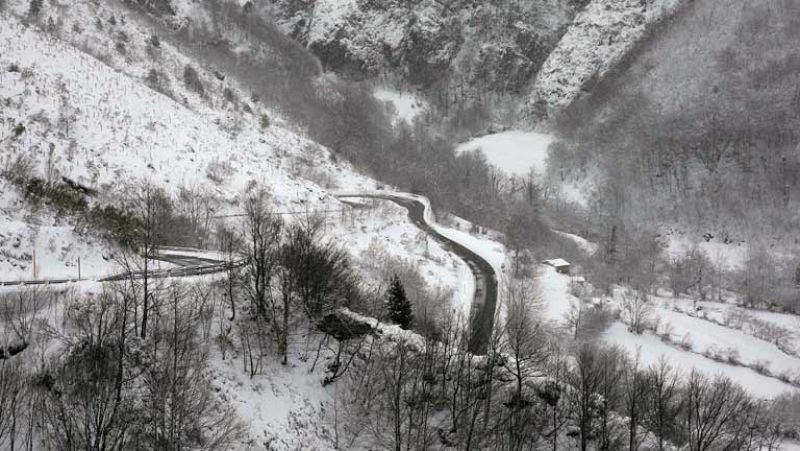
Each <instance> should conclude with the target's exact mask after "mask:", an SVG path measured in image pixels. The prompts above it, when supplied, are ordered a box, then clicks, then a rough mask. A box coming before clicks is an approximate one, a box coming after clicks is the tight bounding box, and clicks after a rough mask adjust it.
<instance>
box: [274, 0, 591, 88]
mask: <svg viewBox="0 0 800 451" xmlns="http://www.w3.org/2000/svg"><path fill="white" fill-rule="evenodd" d="M272 6H273V10H272V13H273V14H274V16H275V17H277V18H278V21H279V23H280V25H281V26H282V27H283V29H284V30H285V31H286V32H287V33H289V34H291V35H292V36H293V37H295V39H297V40H298V41H300V42H301V43H303V44H304V45H306V46H307V47H309V48H310V49H311V50H313V51H314V53H315V54H316V55H318V56H319V57H320V59H321V60H322V62H323V64H324V65H325V66H326V67H327V68H329V69H331V70H334V71H337V72H339V73H344V74H348V75H350V76H352V77H356V78H364V77H377V76H382V75H389V76H390V77H393V78H396V77H400V78H401V79H403V80H405V81H406V82H408V83H410V84H412V85H414V86H416V87H418V88H421V89H437V90H440V89H446V90H448V91H450V92H455V91H458V92H460V93H466V94H465V95H468V94H469V92H478V91H484V92H485V91H490V92H497V93H510V94H514V93H523V92H526V90H527V86H528V85H529V83H530V81H531V79H532V76H533V75H535V74H536V72H537V71H538V69H539V68H540V67H541V65H542V64H543V63H544V61H545V59H546V58H547V55H549V53H550V52H551V51H552V49H553V48H554V47H555V46H556V44H557V43H558V39H559V37H560V36H561V34H562V33H563V32H564V31H565V30H566V26H567V25H568V24H569V23H570V22H571V20H572V17H573V16H574V8H575V6H574V5H573V2H571V1H569V0H557V1H552V0H526V1H509V2H502V4H496V5H493V4H489V2H483V1H477V0H450V1H444V0H416V1H400V0H388V1H376V0H310V1H300V0H273V2H272Z"/></svg>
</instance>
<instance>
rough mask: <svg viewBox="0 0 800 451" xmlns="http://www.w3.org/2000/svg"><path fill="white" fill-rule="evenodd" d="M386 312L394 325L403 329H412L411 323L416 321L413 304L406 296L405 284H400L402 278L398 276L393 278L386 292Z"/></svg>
mask: <svg viewBox="0 0 800 451" xmlns="http://www.w3.org/2000/svg"><path fill="white" fill-rule="evenodd" d="M386 310H387V312H388V315H389V320H391V321H392V322H393V323H395V324H398V325H400V327H401V328H403V329H408V328H409V327H411V323H412V322H413V321H414V314H413V312H412V311H411V302H410V301H409V300H408V297H407V296H406V290H405V288H403V283H402V282H400V278H399V277H397V275H396V274H395V275H394V276H393V277H392V282H391V284H390V285H389V290H388V291H387V292H386Z"/></svg>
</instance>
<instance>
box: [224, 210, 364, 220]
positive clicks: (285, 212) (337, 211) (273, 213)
mask: <svg viewBox="0 0 800 451" xmlns="http://www.w3.org/2000/svg"><path fill="white" fill-rule="evenodd" d="M345 211H350V210H345V209H342V208H340V209H336V210H308V211H273V212H269V213H267V214H269V215H278V216H280V215H303V214H317V213H341V212H345ZM243 216H247V214H246V213H236V214H230V215H217V216H214V218H215V219H223V218H240V217H243Z"/></svg>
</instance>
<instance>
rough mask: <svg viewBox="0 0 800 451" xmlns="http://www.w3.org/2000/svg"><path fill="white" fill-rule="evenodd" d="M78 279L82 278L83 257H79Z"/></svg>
mask: <svg viewBox="0 0 800 451" xmlns="http://www.w3.org/2000/svg"><path fill="white" fill-rule="evenodd" d="M78 280H81V258H80V257H78Z"/></svg>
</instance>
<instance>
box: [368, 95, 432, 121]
mask: <svg viewBox="0 0 800 451" xmlns="http://www.w3.org/2000/svg"><path fill="white" fill-rule="evenodd" d="M373 95H374V96H375V98H376V99H378V100H380V101H381V102H385V103H388V104H390V105H392V107H393V108H394V111H395V118H396V119H395V120H396V121H405V122H406V123H408V124H413V123H414V119H415V118H416V117H417V116H418V115H419V114H421V113H423V112H424V111H425V110H426V109H427V108H428V106H427V104H426V103H425V101H424V100H421V99H420V98H419V97H417V96H415V95H414V94H412V93H410V92H397V91H393V90H391V89H387V88H378V89H376V90H375V91H374V92H373Z"/></svg>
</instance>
